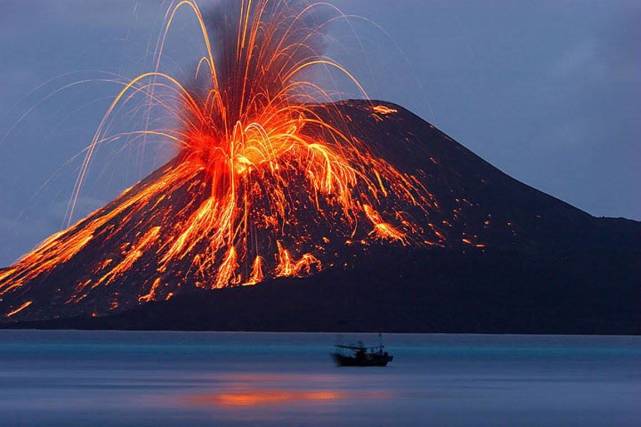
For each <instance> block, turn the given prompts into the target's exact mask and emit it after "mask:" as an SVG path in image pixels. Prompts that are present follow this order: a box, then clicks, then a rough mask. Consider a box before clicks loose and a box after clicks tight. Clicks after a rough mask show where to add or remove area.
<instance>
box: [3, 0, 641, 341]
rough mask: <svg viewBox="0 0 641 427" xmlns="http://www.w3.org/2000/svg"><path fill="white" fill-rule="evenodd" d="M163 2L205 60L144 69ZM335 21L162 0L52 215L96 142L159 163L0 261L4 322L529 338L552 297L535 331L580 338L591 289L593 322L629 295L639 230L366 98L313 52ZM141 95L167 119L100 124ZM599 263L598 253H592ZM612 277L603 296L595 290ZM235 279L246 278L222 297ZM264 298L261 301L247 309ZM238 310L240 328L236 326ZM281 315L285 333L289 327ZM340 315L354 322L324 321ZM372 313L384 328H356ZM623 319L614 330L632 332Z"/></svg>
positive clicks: (286, 10)
mask: <svg viewBox="0 0 641 427" xmlns="http://www.w3.org/2000/svg"><path fill="white" fill-rule="evenodd" d="M319 9H323V10H324V11H325V12H323V14H319V13H317V12H318V10H319ZM180 10H187V11H189V12H190V13H193V15H194V16H195V21H196V22H197V23H198V28H199V30H200V32H201V34H202V41H203V45H204V51H205V52H206V55H205V56H203V57H202V58H200V59H199V60H197V61H195V64H196V66H195V69H194V73H193V75H192V76H190V77H189V78H187V79H179V78H178V77H176V76H172V75H169V74H167V73H163V72H161V71H160V65H161V58H162V54H163V50H164V47H165V44H166V41H167V37H168V35H169V30H170V28H171V27H172V23H173V22H174V19H175V17H176V14H177V13H178V12H179V11H180ZM328 10H329V11H330V12H331V14H329V15H328V14H327V13H326V12H327V11H328ZM319 16H325V18H322V19H320V18H319ZM343 18H344V16H342V15H341V14H340V12H339V11H338V10H336V9H334V8H333V7H332V6H330V5H328V4H326V3H318V4H310V3H305V2H300V1H288V0H253V1H252V0H239V1H228V2H223V3H222V6H221V7H219V8H218V9H215V10H213V11H211V13H210V14H207V15H204V14H203V13H202V12H201V10H200V9H199V8H198V6H197V5H196V3H195V2H194V1H193V0H183V1H179V2H175V3H174V4H173V5H172V6H171V7H170V9H169V11H168V13H167V15H166V25H165V26H164V27H163V32H162V34H161V37H160V39H159V42H158V46H157V53H156V55H155V69H154V70H153V71H151V72H148V73H145V74H142V75H139V76H138V77H136V78H134V79H133V80H131V81H129V82H127V83H125V84H124V85H123V86H124V87H123V88H122V90H121V91H120V92H119V93H118V94H117V96H116V97H115V100H114V101H113V103H112V105H111V106H110V108H109V110H108V111H107V114H106V115H105V117H104V119H103V120H102V121H101V123H100V124H99V126H98V129H97V132H96V134H95V137H94V139H93V140H92V142H91V144H90V145H89V147H88V149H87V151H86V157H85V158H84V162H83V164H82V167H81V171H80V174H79V176H78V179H77V181H76V184H75V186H74V189H73V194H72V198H71V202H70V205H69V209H68V218H69V221H71V218H73V215H74V206H75V202H76V200H77V199H78V196H79V194H80V192H81V190H82V187H83V183H84V181H85V178H86V176H87V172H88V170H89V168H90V165H91V162H92V159H93V156H94V153H95V151H96V149H97V148H98V147H99V146H100V145H101V144H104V143H108V142H113V141H116V140H118V139H119V138H123V137H131V136H133V137H150V136H153V137H160V138H163V139H165V140H167V141H170V142H171V143H172V144H173V147H174V148H175V153H174V157H173V160H171V161H169V162H168V163H167V164H165V165H164V166H162V167H161V168H159V169H158V170H156V171H155V172H154V173H152V174H151V175H149V176H148V177H147V178H145V179H143V180H142V181H141V182H139V183H138V184H136V185H134V186H133V187H131V188H129V189H128V190H126V191H124V192H123V193H122V194H121V195H120V196H119V197H118V198H117V199H116V200H114V201H113V202H111V203H109V204H108V205H107V206H105V207H103V208H102V209H99V210H97V211H96V212H94V213H92V214H90V215H89V216H87V217H86V218H85V219H82V220H80V221H79V222H77V223H76V224H75V225H72V226H69V228H67V229H66V230H64V231H62V232H60V233H57V234H55V235H53V236H51V237H50V238H48V239H47V240H46V241H44V242H43V243H42V244H41V245H40V246H38V247H37V248H36V249H34V250H33V251H32V252H31V253H29V254H27V255H25V256H24V257H23V258H21V259H20V260H18V261H17V262H16V263H15V264H14V265H13V266H11V267H8V268H6V269H3V270H0V314H1V315H2V319H3V321H5V322H15V321H28V320H46V319H54V318H60V319H65V318H74V317H76V318H84V319H90V318H91V317H92V316H93V317H98V318H99V319H97V320H100V318H102V317H105V316H106V317H105V318H109V316H112V315H118V314H119V313H125V314H124V315H125V316H126V315H127V312H129V313H131V312H133V313H134V314H133V316H134V317H135V318H136V319H138V320H136V321H135V322H133V323H132V322H129V323H127V322H125V323H118V324H117V327H130V326H131V325H132V324H135V325H137V326H131V327H143V328H144V327H159V328H180V327H185V328H196V329H199V328H205V329H206V328H222V329H224V328H232V329H233V328H239V329H256V328H257V329H261V328H266V329H272V330H273V329H290V330H291V329H292V328H293V327H294V326H296V328H298V327H300V328H301V329H303V330H309V329H318V330H330V329H343V328H348V329H350V330H359V329H364V330H367V329H370V330H371V329H376V330H385V329H391V328H392V329H393V328H396V329H395V330H404V331H409V330H421V331H431V330H439V331H442V330H456V331H471V330H478V331H539V332H540V330H539V329H537V326H536V325H534V326H532V325H531V324H530V323H527V322H528V319H538V318H539V317H538V316H539V315H538V314H533V313H530V314H528V315H527V316H526V315H524V313H527V311H528V310H532V309H533V307H534V310H540V309H541V308H542V307H546V306H547V305H546V304H548V301H547V299H546V297H545V296H543V295H547V294H545V292H552V294H550V295H551V296H550V299H559V300H563V301H565V302H564V304H566V307H567V308H568V310H567V312H564V311H563V310H555V311H553V312H551V313H549V315H548V316H547V317H548V318H549V319H550V320H549V322H550V324H551V325H552V324H554V322H553V320H552V318H554V316H558V315H560V314H559V313H569V314H567V316H570V317H571V318H572V320H571V321H567V319H566V321H564V322H563V324H564V325H570V326H568V327H569V328H573V327H574V326H572V325H579V326H576V328H578V329H569V330H570V331H583V329H581V328H588V329H589V328H592V327H593V325H592V324H591V323H589V322H590V321H589V320H588V321H587V322H588V323H585V322H583V320H582V319H583V317H581V316H583V314H581V313H582V312H581V313H578V314H577V313H575V314H572V310H579V311H581V310H582V309H581V307H582V305H581V304H577V303H576V301H583V302H584V303H585V306H586V307H589V310H590V312H591V310H593V308H594V307H595V305H594V304H593V303H592V302H590V301H598V302H599V304H600V305H599V307H601V309H602V310H603V312H604V313H605V314H604V316H607V315H610V314H612V313H614V314H616V315H617V316H618V313H622V312H623V311H621V310H619V308H620V304H619V303H620V302H621V301H626V302H627V303H628V304H631V302H632V301H635V297H634V295H636V294H637V293H638V287H637V286H635V282H634V278H635V277H638V274H639V268H641V267H640V266H639V263H638V260H639V259H641V257H640V255H641V254H640V253H639V249H640V248H641V226H640V225H639V224H638V223H636V222H634V221H626V220H610V219H598V218H594V217H592V216H590V215H588V214H586V213H584V212H582V211H580V210H578V209H576V208H573V207H572V206H569V205H567V204H566V203H563V202H561V201H559V200H557V199H555V198H553V197H550V196H548V195H546V194H543V193H541V192H539V191H537V190H534V189H532V188H530V187H528V186H526V185H524V184H521V183H519V182H518V181H515V180H513V179H512V178H510V177H508V176H507V175H505V174H503V173H502V172H500V171H499V170H497V169H496V168H494V167H492V166H491V165H489V164H488V163H486V162H484V161H483V160H481V159H480V158H478V157H477V156H475V155H474V154H473V153H471V152H470V151H468V150H467V149H465V148H464V147H463V146H461V145H459V144H458V143H456V142H455V141H454V140H452V139H451V138H449V137H448V136H447V135H445V134H444V133H442V132H440V131H439V130H437V129H436V128H434V127H433V126H432V125H430V124H429V123H426V122H424V121H423V120H421V119H420V118H418V117H417V116H415V115H413V114H411V113H410V112H408V111H407V110H405V109H403V108H402V107H400V106H397V105H393V104H390V103H386V102H375V101H371V100H369V99H368V98H367V96H366V94H365V91H364V89H363V88H362V87H361V86H360V84H359V83H358V81H357V79H356V78H355V77H354V76H352V75H351V74H350V73H349V71H348V70H346V69H345V68H344V67H343V66H341V65H340V64H338V63H337V62H335V61H333V60H331V59H330V58H327V57H325V56H324V55H323V45H324V39H323V37H324V34H325V33H326V30H327V27H328V26H329V25H330V24H331V23H332V22H334V21H335V20H337V19H343ZM336 78H342V79H344V80H345V81H349V82H351V83H350V84H352V85H353V87H354V88H356V89H357V90H358V91H360V92H361V93H362V94H363V97H364V98H365V99H364V100H350V101H347V100H344V101H337V97H336V92H337V91H336V89H335V88H328V87H326V85H324V84H323V83H322V82H325V81H332V79H336ZM139 98H142V99H143V100H144V102H145V105H148V106H153V107H154V108H157V109H162V110H163V111H164V112H165V113H167V114H169V115H170V116H171V117H172V118H173V120H168V121H167V123H171V122H176V123H177V125H176V126H175V127H171V128H153V129H150V128H143V129H142V130H133V131H129V132H125V133H121V134H116V135H114V134H109V129H110V128H111V127H110V123H111V121H112V120H114V117H115V115H117V112H118V111H119V109H122V107H123V106H124V105H127V104H128V103H130V102H134V101H135V100H136V99H139ZM141 123H149V120H148V116H147V117H146V118H145V117H143V118H141ZM606 257H616V262H608V263H607V264H603V263H602V261H603V260H604V259H606ZM586 271H589V273H586ZM498 272H500V274H499V273H498ZM288 277H289V278H302V277H305V278H306V279H305V280H304V281H299V282H301V283H297V284H296V286H300V287H297V288H296V289H293V288H273V286H271V285H267V284H262V285H259V284H260V283H261V282H274V281H277V282H278V281H281V282H283V281H284V282H288V280H287V279H286V278H288ZM612 277H619V279H618V280H619V282H620V285H621V287H622V288H621V289H620V292H619V293H618V294H617V293H612V292H607V293H606V292H605V291H602V289H603V288H602V286H601V281H602V280H607V279H609V278H612ZM302 282H305V283H307V284H310V283H314V284H315V286H316V287H315V288H313V289H311V288H306V287H305V285H303V284H302ZM477 282H478V283H482V284H483V286H480V285H479V286H472V285H474V284H476V283H477ZM540 282H548V283H540ZM554 283H556V284H558V283H562V284H565V283H572V284H577V283H578V284H580V286H577V287H575V288H572V292H569V291H567V289H566V288H564V287H563V286H560V287H559V286H555V287H551V286H550V284H554ZM254 285H257V286H254ZM242 286H250V287H249V288H242V289H228V288H240V287H242ZM213 290H216V291H213ZM300 292H307V293H305V294H301V293H300ZM573 292H574V293H573ZM193 294H196V295H198V297H197V299H196V300H193V299H189V298H193ZM238 295H243V296H242V298H240V299H238V298H237V296H238ZM568 295H574V296H576V297H577V298H574V297H572V298H568ZM613 295H615V296H616V295H620V296H621V298H620V300H619V299H617V300H616V301H615V300H614V299H612V298H613V297H612V296H613ZM203 298H205V299H208V298H213V299H214V300H215V301H220V303H216V304H214V307H213V308H212V306H211V305H208V304H210V302H209V303H206V304H205V303H203V304H204V305H201V306H200V308H199V310H200V314H201V317H194V318H193V319H192V321H191V323H189V322H184V320H185V318H186V317H185V316H186V315H187V314H188V313H189V312H191V311H193V310H195V309H197V308H198V307H197V306H198V304H200V303H201V302H202V301H201V300H202V299H203ZM346 301H347V302H351V304H350V305H349V307H344V306H342V305H341V304H344V303H345V302H346ZM466 301H467V302H466ZM606 301H613V304H614V302H616V304H614V305H615V306H617V307H618V308H617V310H612V309H611V308H610V305H608V303H606ZM152 302H163V303H161V304H160V305H162V306H163V307H168V308H167V310H168V311H162V310H161V311H160V312H157V313H156V315H155V317H154V316H151V317H150V316H147V315H146V314H144V313H143V314H142V315H140V310H144V309H145V307H147V308H149V307H152V309H154V308H153V307H157V306H159V304H151V303H152ZM356 302H357V303H356ZM535 302H536V304H535ZM163 304H164V305H163ZM172 304H173V305H172ZM497 304H499V305H500V304H505V305H506V306H505V307H502V308H501V309H500V310H493V309H492V307H493V306H496V305H497ZM617 304H619V305H617ZM138 307H139V308H138ZM172 307H173V308H172ZM265 307H270V308H271V309H272V313H270V314H269V315H268V316H267V317H265V316H263V317H260V316H259V318H260V319H261V320H260V322H258V321H256V317H255V316H256V313H258V312H260V311H261V310H264V309H265ZM341 307H342V308H341ZM466 307H467V308H466ZM550 307H554V306H550ZM131 309H133V311H132V310H131ZM163 310H164V309H163ZM243 310H245V312H244V313H245V314H244V316H246V320H247V319H249V318H254V321H249V320H247V321H246V322H245V323H243V320H242V316H241V315H240V313H241V312H243ZM292 310H294V311H295V310H299V311H300V313H299V314H300V315H299V316H298V317H297V319H296V325H292V324H291V322H288V321H287V318H288V316H290V314H291V313H292ZM456 310H459V311H458V312H457V311H456ZM373 311H376V312H377V315H376V317H374V316H372V315H371V314H372V312H373ZM455 312H456V313H458V314H454V313H455ZM639 312H641V310H636V308H635V309H633V310H632V309H631V310H630V311H629V313H639ZM136 313H138V314H136ZM340 313H342V314H340ZM345 313H350V315H349V316H348V317H349V319H356V320H355V321H354V322H355V323H349V322H351V320H349V321H347V320H346V321H343V320H341V317H340V316H344V317H345V316H346V315H345ZM359 313H360V314H359ZM381 313H386V314H385V315H386V316H387V317H385V319H387V320H386V321H385V322H383V323H380V324H379V323H372V322H371V321H370V320H369V319H372V318H382V317H380V316H381ZM407 313H413V314H412V315H411V316H409V315H408V314H407ZM488 313H492V314H488ZM496 313H498V314H496ZM509 313H513V315H510V314H509ZM494 315H499V316H504V317H505V318H504V317H500V318H494V317H493V316H494ZM562 315H566V314H562ZM136 316H138V317H136ZM212 316H213V317H212ZM252 316H254V317H252ZM430 316H431V317H430ZM510 316H511V317H510ZM634 316H636V317H638V315H637V314H634ZM152 317H153V318H154V319H155V320H154V322H155V323H153V325H151V326H150V324H148V323H145V322H147V320H144V319H148V318H152ZM237 317H238V319H236V318H237ZM636 317H634V319H636ZM140 319H143V320H140ZM203 319H206V320H205V321H203ZM448 319H450V320H448ZM452 319H454V320H452ZM466 319H467V320H466ZM482 319H486V323H483V321H482ZM630 319H632V317H631V318H630ZM630 319H627V320H626V322H628V321H629V322H628V323H625V322H623V321H621V320H620V319H619V318H617V320H616V321H613V323H612V324H613V325H623V324H624V323H625V324H626V325H632V326H629V327H628V326H626V328H628V329H625V330H626V331H628V330H632V329H629V328H634V326H633V325H635V324H637V323H635V322H636V320H634V319H632V320H630ZM236 321H238V322H236ZM319 321H320V323H319ZM323 321H324V322H325V323H323ZM459 321H460V324H459V323H458V322H459ZM522 321H523V322H525V323H519V322H522ZM136 322H137V323H136ZM203 322H205V323H206V322H209V323H208V324H204V323H203ZM234 322H236V323H234ZM252 322H253V323H252ZM332 322H333V323H332ZM341 322H343V323H341ZM440 322H443V323H440ZM448 322H449V323H448ZM501 322H503V323H501ZM572 322H575V323H572ZM581 322H583V323H581ZM617 322H619V323H617ZM259 323H260V324H259ZM181 325H182V326H181ZM256 325H258V326H256ZM305 325H307V326H305ZM439 325H440V326H439ZM452 325H455V326H452ZM466 325H473V326H474V327H469V326H466ZM497 325H499V326H497ZM500 325H505V326H500ZM514 325H516V326H514ZM586 325H588V326H586ZM64 326H65V327H69V326H71V327H75V326H77V325H76V324H71V325H67V324H65V325H64ZM113 326H114V325H113V324H112V325H110V326H109V325H108V326H107V327H113ZM618 327H619V326H614V330H615V331H620V330H623V329H621V328H619V329H617V328H618ZM457 328H460V329H457ZM474 328H478V329H474ZM501 328H504V329H501ZM591 330H596V329H591ZM548 331H552V329H548ZM566 332H567V331H566Z"/></svg>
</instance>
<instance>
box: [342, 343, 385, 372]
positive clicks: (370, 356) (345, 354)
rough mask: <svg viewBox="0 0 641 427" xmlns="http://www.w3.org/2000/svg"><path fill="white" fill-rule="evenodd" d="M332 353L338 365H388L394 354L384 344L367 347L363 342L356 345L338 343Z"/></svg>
mask: <svg viewBox="0 0 641 427" xmlns="http://www.w3.org/2000/svg"><path fill="white" fill-rule="evenodd" d="M335 347H336V351H335V352H333V353H331V356H332V358H334V361H335V362H336V365H338V366H387V364H388V363H389V362H391V361H392V360H393V359H394V356H392V355H391V354H389V353H388V352H386V351H385V349H384V346H383V344H382V343H381V344H379V345H377V346H375V347H365V346H364V345H363V343H362V342H360V341H359V342H358V343H357V344H356V345H342V344H337V345H336V346H335Z"/></svg>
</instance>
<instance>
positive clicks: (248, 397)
mask: <svg viewBox="0 0 641 427" xmlns="http://www.w3.org/2000/svg"><path fill="white" fill-rule="evenodd" d="M357 395H358V397H370V398H379V399H380V398H385V397H386V396H385V394H384V393H357ZM348 397H355V396H354V394H353V393H348V392H344V391H334V390H273V389H255V390H244V391H230V392H221V393H212V394H202V395H196V396H191V397H190V398H189V403H191V404H193V405H199V406H200V405H206V406H208V405H212V404H213V405H217V406H224V407H245V406H261V405H279V404H283V403H292V402H321V401H336V400H343V399H346V398H348Z"/></svg>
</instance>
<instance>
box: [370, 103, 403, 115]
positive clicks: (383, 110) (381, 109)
mask: <svg viewBox="0 0 641 427" xmlns="http://www.w3.org/2000/svg"><path fill="white" fill-rule="evenodd" d="M372 110H374V112H375V113H378V114H382V115H384V116H386V115H388V114H394V113H398V110H397V109H395V108H390V107H388V106H386V105H375V106H374V107H373V108H372Z"/></svg>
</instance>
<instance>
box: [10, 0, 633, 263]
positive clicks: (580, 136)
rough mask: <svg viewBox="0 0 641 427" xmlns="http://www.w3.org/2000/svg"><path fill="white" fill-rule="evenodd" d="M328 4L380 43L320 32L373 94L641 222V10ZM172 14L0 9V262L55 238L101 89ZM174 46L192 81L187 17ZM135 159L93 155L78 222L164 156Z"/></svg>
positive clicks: (131, 3)
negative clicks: (45, 240) (336, 8)
mask: <svg viewBox="0 0 641 427" xmlns="http://www.w3.org/2000/svg"><path fill="white" fill-rule="evenodd" d="M201 3H203V4H204V3H206V1H203V2H201ZM334 3H335V4H336V5H338V6H339V7H340V8H341V9H343V10H344V11H345V12H346V13H349V14H355V15H359V16H361V17H364V18H368V19H369V20H371V21H373V22H375V23H377V24H378V25H380V26H381V27H382V28H383V29H384V30H385V31H386V32H387V35H386V34H385V33H384V32H382V31H380V30H377V29H376V28H375V27H374V26H373V25H372V24H370V23H367V22H366V21H365V20H362V19H355V20H353V21H352V25H353V28H354V30H355V32H356V33H357V34H358V35H359V40H356V39H355V38H354V37H353V36H352V35H351V33H350V31H348V30H349V28H348V27H346V26H345V25H338V26H337V27H336V28H334V29H333V30H332V32H331V33H330V34H329V35H328V38H329V43H328V46H329V54H331V55H332V56H334V57H336V58H337V59H338V60H339V61H341V62H344V63H345V64H346V65H347V66H348V67H350V68H351V69H352V70H354V71H355V74H357V76H358V77H359V78H360V80H361V81H362V82H363V83H364V85H365V86H366V88H367V90H368V92H369V94H370V96H372V97H374V98H381V99H385V100H389V101H394V102H398V103H400V104H402V105H404V106H406V107H407V108H409V109H411V110H413V111H414V112H416V113H417V114H419V115H421V116H422V117H424V118H426V119H427V120H429V121H431V122H433V123H434V124H435V125H437V126H438V127H440V128H441V129H442V130H444V131H445V132H447V133H449V134H450V135H451V136H453V137H454V138H455V139H457V140H458V141H459V142H461V143H462V144H464V145H466V146H467V147H468V148H470V149H472V150H473V151H475V152H476V153H477V154H479V155H481V156H482V157H483V158H485V159H486V160H488V161H490V162H491V163H493V164H494V165H496V166H497V167H499V168H501V169H502V170H504V171H505V172H507V173H509V174H510V175H512V176H514V177H515V178H517V179H519V180H521V181H523V182H525V183H527V184H530V185H532V186H534V187H536V188H539V189H541V190H543V191H545V192H548V193H550V194H552V195H554V196H557V197H559V198H561V199H563V200H566V201H568V202H570V203H572V204H574V205H576V206H578V207H579V208H582V209H584V210H586V211H588V212H590V213H592V214H594V215H599V216H624V217H628V218H634V219H641V199H640V197H639V195H640V191H639V187H638V186H639V183H641V167H640V163H641V140H640V136H641V25H639V24H638V23H639V22H641V3H639V2H638V1H615V0H608V1H587V0H586V1H559V0H553V1H536V2H534V1H518V2H517V1H489V0H488V1H484V2H478V1H472V0H469V1H429V0H402V1H400V0H336V1H334ZM167 4H168V2H166V1H165V2H158V1H154V0H149V1H136V0H110V1H108V2H97V1H88V0H86V1H80V0H60V1H50V0H34V1H28V2H25V1H23V0H4V1H3V2H2V3H0V100H1V101H0V242H2V244H1V245H0V265H5V264H8V263H10V262H12V261H13V260H14V259H15V258H16V257H18V256H19V255H20V254H22V253H23V252H24V251H26V250H28V249H30V248H31V247H32V246H33V245H34V244H35V243H37V242H38V241H40V240H41V239H43V238H44V237H46V236H47V235H48V234H50V233H52V232H54V231H56V230H58V229H60V227H61V225H62V218H63V216H64V212H65V207H66V202H67V200H68V198H69V195H70V193H71V188H72V185H73V179H74V177H75V174H76V173H77V168H78V166H79V162H78V161H77V159H76V160H72V161H70V160H71V159H72V158H73V156H74V155H76V154H78V153H79V152H81V150H82V149H83V148H84V147H85V146H86V145H87V144H88V142H89V141H90V139H91V136H92V134H93V131H94V130H95V128H96V126H97V124H98V121H99V120H100V118H101V117H102V115H103V113H104V111H105V109H106V108H107V106H108V104H109V101H110V97H113V96H114V95H115V93H116V91H117V90H118V87H117V86H116V85H114V84H112V83H108V82H104V81H101V79H110V78H113V77H112V76H111V75H110V73H115V74H118V75H121V76H123V77H132V76H134V75H135V74H137V73H140V72H143V71H146V70H148V69H149V68H150V67H151V64H152V60H151V56H152V54H151V52H152V50H153V45H154V43H155V40H156V37H157V34H158V31H159V29H160V26H161V23H162V16H163V14H164V12H165V10H166V6H167ZM172 40H173V41H172V42H171V43H170V46H169V48H168V56H167V59H168V60H167V65H166V68H168V69H170V70H173V71H175V72H176V73H178V74H180V73H186V72H187V71H186V70H188V69H189V68H190V67H191V66H192V65H193V62H192V61H193V58H194V57H195V55H196V54H197V53H199V52H200V51H199V50H198V49H197V48H196V47H194V46H196V45H197V40H198V39H197V36H196V28H195V25H193V21H192V20H190V19H188V18H187V17H183V18H181V19H179V22H178V23H177V26H176V32H175V33H174V34H173V36H172ZM360 46H362V48H363V51H361V50H360ZM70 84H75V85H74V86H71V87H67V88H65V86H66V85H70ZM41 85H42V86H41ZM58 89H61V90H60V91H59V92H57V93H55V94H53V95H52V96H51V97H49V98H48V97H47V96H48V95H50V94H52V93H53V92H54V91H56V90H58ZM26 112H29V114H27V115H24V113H26ZM139 154H140V153H139V152H138V151H137V149H136V148H135V147H134V148H132V147H127V149H122V147H115V148H112V149H111V151H109V150H107V151H106V152H105V153H103V154H102V157H101V158H99V159H97V161H96V163H95V167H94V168H93V170H92V173H93V175H92V177H91V178H90V179H89V182H88V183H87V186H86V191H84V193H83V194H82V197H81V200H80V207H79V213H80V214H82V213H87V212H88V211H90V210H91V209H95V208H97V207H99V206H101V205H102V204H104V203H105V202H107V201H108V200H110V199H111V198H112V197H113V196H114V195H115V194H117V193H118V192H119V191H120V190H121V189H122V188H124V187H127V186H129V185H131V184H132V183H133V182H135V181H136V180H137V179H139V178H140V177H141V176H142V175H144V174H145V173H146V171H148V170H150V169H151V168H152V167H153V166H154V165H157V164H159V163H160V162H162V161H163V159H164V158H166V157H167V155H168V154H167V152H166V151H165V150H164V149H163V148H162V147H159V148H157V149H152V150H149V151H148V152H146V154H145V155H144V156H145V159H146V161H145V162H144V163H143V164H140V162H139V161H137V160H135V159H134V157H136V158H137V156H138V155H139Z"/></svg>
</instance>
